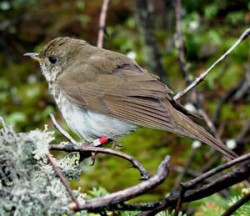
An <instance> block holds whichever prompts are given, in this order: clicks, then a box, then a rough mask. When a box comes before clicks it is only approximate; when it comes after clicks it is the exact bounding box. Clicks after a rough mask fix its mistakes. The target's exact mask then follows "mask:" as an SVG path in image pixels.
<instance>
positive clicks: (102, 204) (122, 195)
mask: <svg viewBox="0 0 250 216" xmlns="http://www.w3.org/2000/svg"><path fill="white" fill-rule="evenodd" d="M169 160H170V157H169V156H166V157H165V159H164V160H163V161H162V162H161V164H160V165H159V167H158V171H157V173H156V174H155V175H154V176H152V177H151V178H150V179H149V180H147V181H143V182H141V183H139V184H138V185H135V186H132V187H130V188H127V189H125V190H122V191H119V192H115V193H112V194H109V195H106V196H103V197H101V198H94V199H91V200H86V203H85V204H82V205H81V209H82V210H90V211H93V210H96V209H100V208H107V207H108V206H112V205H117V204H119V203H121V202H124V201H127V200H129V199H132V198H134V197H137V196H139V195H141V194H143V193H145V192H147V191H149V190H152V189H153V188H155V187H156V186H158V185H159V184H161V183H162V182H163V181H164V180H165V178H166V177H167V176H168V174H169V164H168V163H169Z"/></svg>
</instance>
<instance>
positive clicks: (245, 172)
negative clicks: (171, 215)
mask: <svg viewBox="0 0 250 216" xmlns="http://www.w3.org/2000/svg"><path fill="white" fill-rule="evenodd" d="M249 176H250V165H249V164H247V165H245V166H242V167H240V168H239V169H235V170H233V171H232V172H231V173H228V174H226V175H223V176H221V177H220V178H218V179H217V180H215V181H213V182H212V183H210V184H207V185H204V186H202V187H200V188H197V189H193V190H187V191H186V192H185V194H184V196H183V197H182V202H183V203H184V202H192V201H195V200H199V199H202V198H204V197H207V196H210V195H212V194H214V193H216V192H218V191H221V190H223V189H226V188H228V187H230V186H232V185H234V184H237V183H239V182H241V181H243V180H245V179H247V178H248V177H249ZM186 184H188V183H186ZM179 196H180V192H173V193H171V194H170V195H169V196H168V197H167V198H166V199H165V200H162V201H159V202H158V203H155V202H154V207H155V208H154V209H153V210H150V211H145V212H142V213H140V214H139V215H140V216H147V215H155V214H156V213H158V212H160V211H161V210H163V209H166V208H167V207H170V206H172V207H174V206H175V205H176V203H177V201H178V199H179ZM151 209H152V208H151Z"/></svg>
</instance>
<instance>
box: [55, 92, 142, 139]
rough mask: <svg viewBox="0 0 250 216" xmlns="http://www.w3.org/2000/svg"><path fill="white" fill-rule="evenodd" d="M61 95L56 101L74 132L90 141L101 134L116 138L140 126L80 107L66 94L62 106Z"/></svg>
mask: <svg viewBox="0 0 250 216" xmlns="http://www.w3.org/2000/svg"><path fill="white" fill-rule="evenodd" d="M61 97H62V95H61V94H60V95H59V97H57V98H56V102H57V105H58V107H59V109H60V110H61V113H62V115H63V117H64V119H65V121H66V122H67V124H68V125H69V127H70V128H71V129H72V130H73V131H74V132H76V133H77V134H78V135H79V136H80V137H82V138H83V139H84V140H86V141H88V142H91V141H93V140H94V139H97V138H99V137H101V136H106V137H107V138H110V139H114V140H115V139H117V138H118V137H120V136H123V135H126V134H129V133H130V132H132V131H134V130H135V129H136V128H137V127H138V126H136V125H133V124H130V123H127V122H124V121H121V120H118V119H115V118H113V117H110V116H107V115H104V114H100V113H97V112H94V111H90V110H86V109H83V108H80V107H78V106H76V105H74V104H71V103H69V101H68V100H67V99H66V98H65V97H64V96H63V98H64V99H63V106H61V103H58V102H59V98H60V100H61V99H62V98H61Z"/></svg>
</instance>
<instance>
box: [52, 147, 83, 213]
mask: <svg viewBox="0 0 250 216" xmlns="http://www.w3.org/2000/svg"><path fill="white" fill-rule="evenodd" d="M47 158H48V161H49V163H50V164H51V166H52V167H53V169H54V171H55V173H56V174H57V175H58V177H59V179H60V180H61V182H62V184H63V185H64V187H65V188H66V190H67V191H68V193H69V195H70V197H71V199H72V201H73V202H74V203H75V205H76V208H75V209H76V210H77V209H80V204H79V202H78V200H77V199H76V197H75V195H74V193H73V191H72V190H71V189H70V187H69V185H68V183H67V181H66V179H65V178H64V176H63V174H62V171H61V170H60V169H59V168H58V167H57V165H56V164H55V162H54V161H53V158H52V156H51V154H50V153H49V152H48V153H47Z"/></svg>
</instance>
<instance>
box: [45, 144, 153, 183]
mask: <svg viewBox="0 0 250 216" xmlns="http://www.w3.org/2000/svg"><path fill="white" fill-rule="evenodd" d="M50 150H58V151H66V152H80V153H86V152H87V153H93V152H94V153H103V154H109V155H115V156H117V157H121V158H123V159H125V160H127V161H129V162H130V163H132V165H133V167H134V168H137V169H138V170H139V172H140V175H141V179H143V180H146V179H149V178H150V174H148V172H147V171H146V169H145V168H144V167H143V166H142V165H141V164H140V162H139V161H137V160H136V159H135V158H134V157H132V156H129V155H126V154H124V153H122V152H118V151H115V150H112V149H104V148H100V147H88V146H84V145H81V146H79V145H78V146H76V145H68V146H67V145H50Z"/></svg>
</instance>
